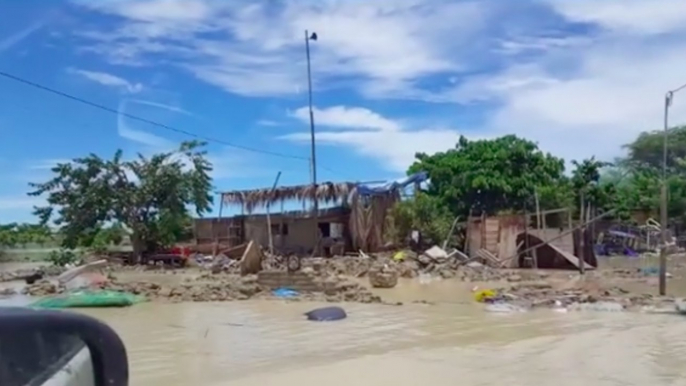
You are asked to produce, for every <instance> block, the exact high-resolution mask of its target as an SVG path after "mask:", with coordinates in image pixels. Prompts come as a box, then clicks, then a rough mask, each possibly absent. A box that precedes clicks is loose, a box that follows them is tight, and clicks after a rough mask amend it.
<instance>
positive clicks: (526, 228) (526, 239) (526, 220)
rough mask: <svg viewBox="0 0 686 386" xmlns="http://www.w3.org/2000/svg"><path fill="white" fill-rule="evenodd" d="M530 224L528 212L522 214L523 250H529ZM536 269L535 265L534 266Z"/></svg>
mask: <svg viewBox="0 0 686 386" xmlns="http://www.w3.org/2000/svg"><path fill="white" fill-rule="evenodd" d="M530 223H531V215H530V214H529V212H525V213H524V248H525V249H526V250H528V249H529V224H530ZM534 266H535V267H536V268H538V266H537V265H534Z"/></svg>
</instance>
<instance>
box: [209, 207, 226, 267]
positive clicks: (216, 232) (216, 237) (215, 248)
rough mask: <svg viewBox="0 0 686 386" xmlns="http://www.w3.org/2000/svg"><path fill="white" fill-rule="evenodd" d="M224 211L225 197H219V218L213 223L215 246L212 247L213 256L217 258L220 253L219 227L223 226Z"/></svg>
mask: <svg viewBox="0 0 686 386" xmlns="http://www.w3.org/2000/svg"><path fill="white" fill-rule="evenodd" d="M223 210H224V196H223V195H219V216H218V217H217V219H216V220H215V221H214V222H213V223H212V234H213V236H214V240H213V241H214V243H213V244H214V245H212V256H217V254H218V253H219V229H217V228H219V225H220V224H221V219H222V212H223Z"/></svg>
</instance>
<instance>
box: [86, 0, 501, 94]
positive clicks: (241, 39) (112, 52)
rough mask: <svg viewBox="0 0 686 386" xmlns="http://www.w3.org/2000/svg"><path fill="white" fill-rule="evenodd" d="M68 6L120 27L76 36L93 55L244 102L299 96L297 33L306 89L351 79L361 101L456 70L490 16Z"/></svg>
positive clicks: (453, 6) (372, 9)
mask: <svg viewBox="0 0 686 386" xmlns="http://www.w3.org/2000/svg"><path fill="white" fill-rule="evenodd" d="M76 3H77V4H79V5H81V6H84V7H88V8H90V9H93V10H95V11H98V12H102V13H107V14H115V15H118V16H121V17H124V18H125V21H124V22H123V23H120V24H118V25H117V26H116V27H115V28H114V29H113V30H110V31H107V33H104V31H103V30H95V31H93V30H89V31H86V32H85V33H83V34H82V36H84V37H86V38H89V39H91V40H92V41H94V46H93V47H91V49H93V50H95V51H96V52H97V53H99V54H102V55H105V56H106V57H109V58H110V59H111V60H113V61H114V62H116V63H122V62H133V63H135V64H141V63H142V62H145V61H146V60H147V61H150V63H151V64H154V63H155V62H154V60H155V59H154V58H153V57H152V56H150V55H148V54H155V55H159V54H162V53H163V54H166V55H167V57H168V58H172V61H171V63H176V64H178V65H180V66H181V67H182V68H186V69H188V70H189V71H191V73H192V74H194V75H195V76H197V77H198V78H199V79H201V80H204V81H206V82H209V83H212V84H215V85H217V86H219V87H223V88H224V89H226V90H228V91H230V92H234V93H238V94H242V95H249V96H262V95H282V94H292V93H298V92H300V90H301V88H302V86H303V85H304V84H306V83H305V81H306V80H305V73H304V69H305V57H304V31H305V30H306V29H309V30H311V31H316V32H317V34H318V36H319V40H318V41H316V42H312V44H311V46H312V61H313V74H314V81H315V86H317V87H325V86H324V85H325V83H324V81H325V80H328V81H332V80H336V79H348V80H350V79H349V78H350V77H358V79H356V80H355V82H356V83H358V84H361V86H362V87H361V89H362V91H364V92H367V93H370V94H371V93H378V92H380V90H383V91H384V92H394V91H397V90H398V89H399V88H406V87H412V84H411V83H412V82H411V81H412V80H413V79H416V78H417V77H420V76H426V75H432V74H440V73H443V72H451V71H456V70H458V69H460V68H461V67H462V65H463V64H465V63H466V62H467V60H463V59H461V58H460V56H458V55H456V52H463V51H464V50H463V49H462V48H463V47H469V46H468V43H471V41H470V39H471V38H473V37H475V36H476V34H477V32H478V31H479V30H480V29H481V28H483V27H484V26H487V25H488V23H487V20H488V16H487V15H489V14H490V8H491V7H490V6H488V5H485V4H483V3H482V2H478V1H461V2H453V1H448V0H431V1H421V0H395V1H391V0H380V1H375V2H371V3H370V2H344V1H333V0H327V1H322V2H312V1H274V2H221V1H200V0H193V1H191V0H185V1H182V0H174V1H171V0H167V1H163V0H156V1H147V2H139V1H133V0H124V1H115V2H92V1H85V0H81V1H77V2H76ZM186 9H187V10H188V11H187V12H186ZM458 20H459V22H457V21H458ZM447 37H449V38H447ZM167 62H170V61H168V60H167ZM328 84H330V82H328Z"/></svg>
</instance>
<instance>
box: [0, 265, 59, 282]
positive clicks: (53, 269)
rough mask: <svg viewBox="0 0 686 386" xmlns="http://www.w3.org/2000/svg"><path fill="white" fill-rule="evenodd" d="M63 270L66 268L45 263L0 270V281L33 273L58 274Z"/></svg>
mask: <svg viewBox="0 0 686 386" xmlns="http://www.w3.org/2000/svg"><path fill="white" fill-rule="evenodd" d="M65 270H66V268H64V267H58V266H55V265H45V266H40V267H35V268H26V269H16V270H12V271H0V283H2V282H8V281H15V280H24V278H25V277H28V276H32V275H35V274H41V275H43V276H44V277H52V276H58V275H60V274H61V273H62V272H64V271H65Z"/></svg>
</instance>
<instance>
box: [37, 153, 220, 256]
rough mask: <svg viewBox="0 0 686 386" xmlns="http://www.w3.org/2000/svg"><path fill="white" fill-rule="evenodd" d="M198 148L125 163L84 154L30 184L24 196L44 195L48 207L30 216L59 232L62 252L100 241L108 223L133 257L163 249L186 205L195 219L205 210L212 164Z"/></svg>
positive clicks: (183, 217)
mask: <svg viewBox="0 0 686 386" xmlns="http://www.w3.org/2000/svg"><path fill="white" fill-rule="evenodd" d="M204 145H205V144H204V143H200V142H195V141H192V142H184V143H182V144H181V146H180V147H179V149H178V150H176V151H172V152H166V153H159V154H155V155H152V156H150V157H146V156H143V155H141V154H139V155H138V157H137V158H136V159H134V160H130V161H126V160H124V159H123V153H122V151H121V150H119V151H117V152H116V153H115V155H114V157H113V158H112V159H110V160H106V159H103V158H101V157H100V156H98V155H96V154H90V155H88V156H87V157H83V158H77V159H75V160H73V161H72V162H69V163H61V164H58V165H57V166H55V167H54V168H53V169H52V172H53V174H54V177H53V178H51V179H50V180H48V181H46V182H43V183H32V184H31V187H32V188H33V189H34V190H33V191H32V192H31V193H29V194H30V195H33V196H39V195H45V196H47V201H48V204H49V205H48V206H46V207H42V208H36V211H35V213H36V215H38V216H39V218H40V219H41V223H42V224H47V223H49V222H50V221H52V222H53V223H54V224H55V225H56V226H58V227H59V228H60V232H61V233H62V234H63V236H64V238H63V240H62V244H63V246H64V247H66V248H75V247H77V246H85V247H90V246H92V245H93V243H94V242H100V243H101V242H102V238H103V237H106V235H103V234H102V230H103V228H106V226H107V225H108V224H120V225H121V226H122V227H125V228H126V229H127V230H128V232H129V233H130V237H131V243H132V245H133V248H134V252H135V253H136V254H138V255H140V254H141V253H143V252H145V251H149V250H152V249H155V248H158V247H160V246H165V245H169V244H171V243H173V242H175V241H176V240H177V237H178V234H179V231H178V229H179V228H180V227H181V228H182V227H183V225H179V224H185V222H187V221H188V219H189V216H190V215H189V207H192V208H193V209H194V210H195V212H196V213H197V214H198V215H201V214H203V213H205V212H207V211H209V210H210V208H211V205H212V196H211V194H210V191H211V188H212V180H211V177H210V175H209V173H210V172H211V170H212V165H211V164H210V162H209V161H208V160H207V158H206V152H205V151H204V150H202V148H203V146H204ZM110 236H111V235H110ZM98 238H100V240H98ZM110 241H111V240H110Z"/></svg>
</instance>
